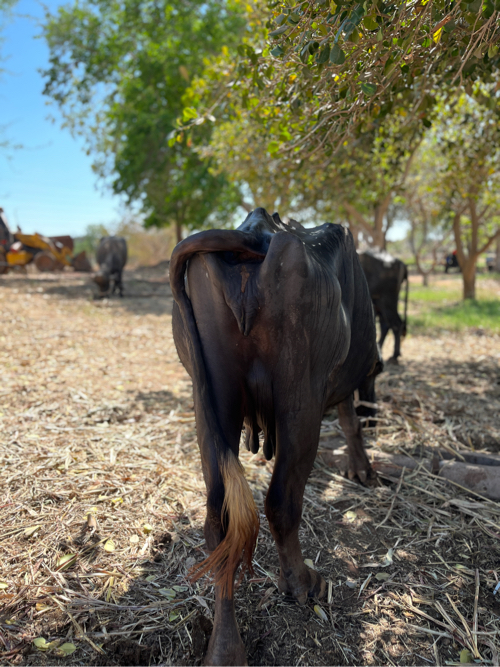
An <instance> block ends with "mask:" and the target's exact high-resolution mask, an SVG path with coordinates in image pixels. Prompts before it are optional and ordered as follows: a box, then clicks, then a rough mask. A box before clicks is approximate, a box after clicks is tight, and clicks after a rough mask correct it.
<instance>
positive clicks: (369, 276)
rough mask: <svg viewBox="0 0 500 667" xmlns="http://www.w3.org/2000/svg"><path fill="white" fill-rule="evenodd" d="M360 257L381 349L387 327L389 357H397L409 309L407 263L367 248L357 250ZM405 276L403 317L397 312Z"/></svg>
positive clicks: (392, 358)
mask: <svg viewBox="0 0 500 667" xmlns="http://www.w3.org/2000/svg"><path fill="white" fill-rule="evenodd" d="M359 261H360V262H361V266H362V267H363V271H364V273H365V276H366V280H367V282H368V289H369V290H370V296H371V298H372V301H373V305H374V307H375V315H376V316H378V317H379V319H380V330H381V333H380V340H379V345H380V349H382V345H383V344H384V340H385V337H386V336H387V333H388V331H389V329H392V331H393V333H394V339H395V341H394V354H393V355H392V357H391V359H390V361H393V362H396V363H397V361H398V357H399V355H400V354H401V337H402V336H403V337H404V336H406V313H407V309H408V269H407V268H406V264H405V263H404V262H402V261H401V260H399V259H396V258H395V257H393V256H392V255H390V254H389V253H388V252H386V251H375V250H367V251H366V252H363V253H360V255H359ZM404 280H406V293H405V313H404V319H403V320H402V319H401V318H400V317H399V314H398V300H399V292H400V290H401V285H402V284H403V281H404Z"/></svg>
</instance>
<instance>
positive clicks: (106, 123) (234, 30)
mask: <svg viewBox="0 0 500 667" xmlns="http://www.w3.org/2000/svg"><path fill="white" fill-rule="evenodd" d="M243 27H244V21H243V19H242V17H241V15H240V13H239V11H238V8H237V7H236V6H233V5H232V4H231V2H230V1H228V2H226V3H221V2H217V1H216V0H208V1H207V0H183V2H170V1H168V0H124V2H119V1H118V0H82V1H79V2H76V3H75V4H74V5H71V6H64V7H60V8H59V9H58V10H57V12H56V13H55V14H50V13H48V14H47V16H46V21H45V26H44V35H45V39H46V41H47V44H48V47H49V51H50V67H49V68H48V69H47V70H46V71H45V72H44V75H45V78H46V85H45V90H44V92H45V94H46V95H47V96H48V97H49V98H50V99H51V100H52V101H53V102H55V103H56V104H57V105H58V106H59V108H60V110H61V112H62V114H63V117H64V119H65V125H66V126H67V127H69V129H70V130H71V131H72V132H73V133H75V134H80V135H82V136H83V137H84V138H85V139H86V142H87V151H88V152H89V153H92V154H93V155H94V156H95V161H94V169H95V171H96V173H97V174H98V175H99V176H100V177H101V178H102V179H104V180H105V181H106V182H107V183H108V184H110V186H111V188H112V189H113V191H114V192H116V193H117V194H122V195H124V196H125V197H126V199H127V201H128V202H136V203H138V204H139V206H140V208H141V210H142V213H143V216H144V218H145V222H146V224H147V225H158V226H162V225H174V226H175V228H176V230H177V238H178V239H180V238H181V230H182V228H183V227H185V228H187V229H195V228H197V227H201V226H204V225H207V224H211V223H212V222H213V223H216V224H217V226H221V225H224V224H228V223H229V222H230V221H231V216H232V214H233V212H234V210H235V208H236V207H237V205H238V204H239V199H240V196H239V193H238V192H237V190H236V189H235V188H234V186H232V185H230V184H228V182H227V179H226V178H225V176H224V175H223V174H220V173H218V174H214V173H213V172H212V170H211V165H210V160H205V159H202V158H201V157H200V155H199V154H198V152H197V151H196V150H195V149H196V145H197V144H198V143H200V142H205V141H206V140H207V137H208V136H209V135H210V131H211V128H210V127H209V125H208V124H205V125H203V126H201V125H200V126H199V127H198V128H197V131H196V132H193V133H192V134H191V135H190V136H189V137H186V136H185V135H183V134H182V133H181V134H177V135H176V136H175V137H174V139H173V140H169V138H171V133H172V131H173V130H174V129H175V127H176V120H177V119H178V118H179V117H181V116H182V115H183V113H184V120H185V121H187V120H188V119H189V118H190V117H192V115H190V111H189V109H185V110H184V112H183V109H184V104H183V101H182V100H183V96H184V94H185V91H186V89H187V87H188V85H189V83H190V81H191V80H192V78H193V76H195V75H197V74H200V73H201V71H202V70H203V67H204V60H205V59H206V58H208V57H209V56H215V55H216V54H217V53H220V52H221V51H224V50H225V51H227V48H225V46H224V45H225V44H231V43H232V42H233V41H235V40H237V39H239V35H240V33H241V30H242V29H243Z"/></svg>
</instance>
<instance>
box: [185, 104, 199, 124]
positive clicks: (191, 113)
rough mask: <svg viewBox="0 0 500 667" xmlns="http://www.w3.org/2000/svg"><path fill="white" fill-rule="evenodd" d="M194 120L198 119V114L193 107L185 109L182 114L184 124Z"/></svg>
mask: <svg viewBox="0 0 500 667" xmlns="http://www.w3.org/2000/svg"><path fill="white" fill-rule="evenodd" d="M192 118H198V112H197V111H196V109H193V108H192V107H185V108H184V111H183V112H182V119H183V121H184V122H187V121H188V120H191V119H192Z"/></svg>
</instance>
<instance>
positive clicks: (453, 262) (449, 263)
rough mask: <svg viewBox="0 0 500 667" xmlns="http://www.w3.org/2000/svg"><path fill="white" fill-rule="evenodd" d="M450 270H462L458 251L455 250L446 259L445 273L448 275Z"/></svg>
mask: <svg viewBox="0 0 500 667" xmlns="http://www.w3.org/2000/svg"><path fill="white" fill-rule="evenodd" d="M450 269H458V272H459V273H460V271H461V270H462V269H461V268H460V264H459V263H458V258H457V251H456V250H454V251H453V252H452V253H450V254H449V255H446V257H445V259H444V272H445V273H448V271H449V270H450Z"/></svg>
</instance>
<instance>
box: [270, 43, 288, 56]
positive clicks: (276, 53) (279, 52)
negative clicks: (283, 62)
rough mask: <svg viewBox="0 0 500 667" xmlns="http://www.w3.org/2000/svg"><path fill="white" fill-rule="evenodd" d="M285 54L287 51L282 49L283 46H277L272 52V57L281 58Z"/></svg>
mask: <svg viewBox="0 0 500 667" xmlns="http://www.w3.org/2000/svg"><path fill="white" fill-rule="evenodd" d="M284 53H285V50H284V49H282V48H281V46H279V45H278V46H275V47H274V49H272V51H271V55H272V56H274V57H275V58H279V56H282V55H283V54H284Z"/></svg>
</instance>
